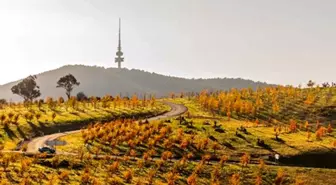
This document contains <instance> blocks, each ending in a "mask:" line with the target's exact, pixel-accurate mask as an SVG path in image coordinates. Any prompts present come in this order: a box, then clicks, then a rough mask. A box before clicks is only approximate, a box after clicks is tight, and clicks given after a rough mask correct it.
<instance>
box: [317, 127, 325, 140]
mask: <svg viewBox="0 0 336 185" xmlns="http://www.w3.org/2000/svg"><path fill="white" fill-rule="evenodd" d="M326 132H327V129H326V128H325V127H319V129H318V130H317V131H316V140H321V139H322V137H323V136H324V135H325V134H326Z"/></svg>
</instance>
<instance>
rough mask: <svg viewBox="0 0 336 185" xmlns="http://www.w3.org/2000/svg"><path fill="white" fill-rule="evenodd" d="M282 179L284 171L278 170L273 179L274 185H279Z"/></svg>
mask: <svg viewBox="0 0 336 185" xmlns="http://www.w3.org/2000/svg"><path fill="white" fill-rule="evenodd" d="M284 177H285V173H284V170H283V169H282V168H280V169H279V170H278V173H277V176H276V178H275V184H276V185H281V184H282V182H283V180H284Z"/></svg>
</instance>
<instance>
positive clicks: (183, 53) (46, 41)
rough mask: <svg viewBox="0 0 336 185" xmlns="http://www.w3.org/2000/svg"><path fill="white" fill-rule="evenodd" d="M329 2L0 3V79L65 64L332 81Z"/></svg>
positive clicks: (335, 29)
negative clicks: (118, 56)
mask: <svg viewBox="0 0 336 185" xmlns="http://www.w3.org/2000/svg"><path fill="white" fill-rule="evenodd" d="M335 7H336V1H334V0H320V1H318V0H295V1H293V0H253V1H249V0H169V1H168V0H136V1H135V0H122V1H120V0H71V1H69V0H48V1H46V0H1V1H0V23H1V28H0V51H1V52H0V64H1V65H0V68H1V72H0V84H5V83H7V82H11V81H14V80H18V79H22V78H24V77H26V76H28V75H30V74H37V73H41V72H44V71H48V70H52V69H55V68H58V67H61V66H63V65H68V64H84V65H90V66H94V65H97V66H104V67H116V66H117V65H116V64H115V63H114V57H115V52H116V49H117V44H118V35H117V34H118V18H119V17H121V19H122V50H123V52H124V57H125V62H124V63H123V66H124V67H126V68H129V69H132V68H134V69H142V70H145V71H150V72H156V73H160V74H165V75H170V76H179V77H186V78H212V77H228V78H245V79H251V80H255V81H262V82H268V83H275V84H284V85H285V84H286V85H287V84H291V85H299V84H306V82H307V81H308V80H310V79H311V80H313V81H316V82H318V83H322V82H325V81H329V82H330V81H336V71H335V67H336V24H335V22H336V11H335Z"/></svg>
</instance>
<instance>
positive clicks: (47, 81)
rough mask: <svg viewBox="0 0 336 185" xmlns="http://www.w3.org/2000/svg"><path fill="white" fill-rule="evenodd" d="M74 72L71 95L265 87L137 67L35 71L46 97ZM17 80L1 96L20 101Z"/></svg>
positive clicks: (54, 93)
mask: <svg viewBox="0 0 336 185" xmlns="http://www.w3.org/2000/svg"><path fill="white" fill-rule="evenodd" d="M69 73H71V74H73V75H74V76H75V77H76V78H77V80H78V81H79V82H80V83H81V84H80V86H79V87H77V88H75V89H74V92H73V95H76V94H77V93H78V92H84V93H85V94H86V95H88V96H104V95H106V94H110V95H112V96H113V95H117V94H120V93H121V94H122V95H123V96H130V95H132V94H134V93H137V94H138V95H142V94H144V93H147V94H155V95H156V96H157V97H160V96H165V95H167V94H168V93H170V92H191V91H193V92H199V91H200V90H202V89H209V90H228V89H231V88H239V89H240V88H249V87H250V88H252V89H255V88H257V87H264V86H267V85H268V84H266V83H263V82H254V81H252V80H245V79H241V78H236V79H233V78H212V79H186V78H179V77H171V76H165V75H160V74H156V73H150V72H146V71H143V70H137V69H131V70H129V69H117V68H103V67H97V66H84V65H67V66H63V67H61V68H58V69H55V70H51V71H46V72H43V73H40V74H37V83H38V85H39V86H40V89H41V93H42V96H41V98H45V97H47V96H50V97H59V96H64V91H63V89H58V88H56V82H57V81H58V79H59V78H60V77H62V76H64V75H67V74H69ZM19 81H20V80H18V81H15V82H11V83H8V84H4V85H1V86H0V98H4V99H7V100H12V101H19V100H21V98H20V97H19V96H16V95H13V94H12V92H11V90H10V89H11V87H12V86H13V85H15V84H16V83H18V82H19Z"/></svg>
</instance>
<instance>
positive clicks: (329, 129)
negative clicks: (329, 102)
mask: <svg viewBox="0 0 336 185" xmlns="http://www.w3.org/2000/svg"><path fill="white" fill-rule="evenodd" d="M332 131H333V129H332V127H331V124H330V123H329V125H328V130H327V132H328V133H329V134H331V133H332Z"/></svg>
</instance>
